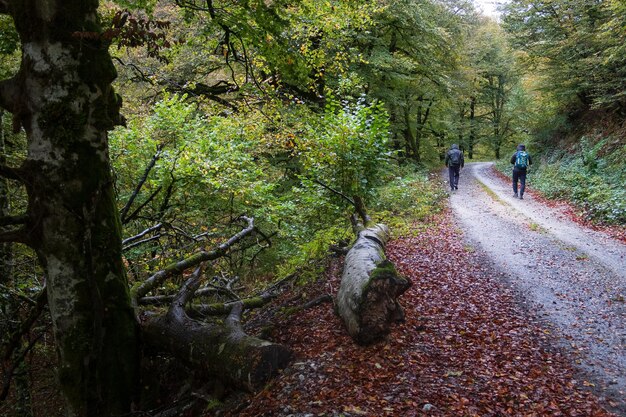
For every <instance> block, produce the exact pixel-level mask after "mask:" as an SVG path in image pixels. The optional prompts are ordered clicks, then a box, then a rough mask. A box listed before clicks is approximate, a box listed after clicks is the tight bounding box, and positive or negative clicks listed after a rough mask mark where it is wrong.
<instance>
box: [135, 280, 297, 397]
mask: <svg viewBox="0 0 626 417" xmlns="http://www.w3.org/2000/svg"><path fill="white" fill-rule="evenodd" d="M199 275H200V271H199V269H198V270H197V271H196V273H195V274H194V277H192V278H191V279H190V280H188V281H187V283H186V284H185V286H184V287H183V289H182V290H181V292H180V293H179V295H178V296H177V297H176V298H175V299H174V300H173V302H172V304H171V307H170V309H169V311H168V312H167V314H165V315H164V316H160V317H157V318H154V319H152V320H149V321H147V322H146V323H145V324H144V325H143V335H144V339H145V342H146V346H147V347H148V348H150V349H151V350H154V351H160V352H166V353H169V354H172V355H173V356H175V357H176V358H178V359H180V360H182V361H183V362H185V363H186V364H187V365H189V366H190V367H191V368H193V369H194V370H196V371H200V372H202V373H204V374H205V375H209V376H214V377H217V378H218V379H219V380H221V381H223V382H226V383H229V384H231V385H234V386H237V387H240V388H244V389H247V390H249V391H255V390H257V389H259V388H261V387H262V386H263V385H264V384H265V383H266V382H267V381H268V380H269V379H270V378H271V377H273V376H274V375H275V374H276V373H277V372H278V370H280V369H282V368H284V367H285V366H286V365H287V363H288V362H289V360H290V359H291V352H290V351H289V349H287V348H286V347H284V346H282V345H278V344H275V343H271V342H268V341H265V340H261V339H258V338H256V337H252V336H249V335H247V334H245V333H244V331H243V329H242V328H241V325H240V323H239V320H240V317H241V313H242V311H243V306H244V304H243V302H238V303H235V304H234V305H233V307H232V309H231V311H230V315H229V316H228V318H227V319H226V320H225V321H224V323H223V324H207V323H200V322H197V321H195V320H193V319H191V318H189V316H187V313H186V312H185V305H186V304H187V302H188V301H189V300H190V299H191V298H192V296H193V294H194V293H195V291H196V289H197V288H198V283H199V279H198V278H199Z"/></svg>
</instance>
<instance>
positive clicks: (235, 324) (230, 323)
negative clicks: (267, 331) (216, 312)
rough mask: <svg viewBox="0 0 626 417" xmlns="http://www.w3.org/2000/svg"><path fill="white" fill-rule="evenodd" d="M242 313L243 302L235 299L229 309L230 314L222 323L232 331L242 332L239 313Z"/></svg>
mask: <svg viewBox="0 0 626 417" xmlns="http://www.w3.org/2000/svg"><path fill="white" fill-rule="evenodd" d="M242 313H243V302H241V301H237V302H235V303H233V305H232V308H231V310H230V314H229V315H228V317H226V320H224V324H225V325H226V327H228V328H229V329H230V330H231V331H232V332H233V333H235V334H237V333H243V329H242V328H241V314H242Z"/></svg>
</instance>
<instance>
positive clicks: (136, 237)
mask: <svg viewBox="0 0 626 417" xmlns="http://www.w3.org/2000/svg"><path fill="white" fill-rule="evenodd" d="M161 227H163V223H159V224H155V225H154V226H152V227H149V228H147V229H146V230H144V231H143V232H141V233H139V234H137V235H135V236H131V237H127V238H126V239H124V240H122V245H128V244H129V243H131V242H134V241H135V240H137V239H141V238H142V237H144V236H145V235H147V234H148V233H152V232H156V231H157V230H159V229H161Z"/></svg>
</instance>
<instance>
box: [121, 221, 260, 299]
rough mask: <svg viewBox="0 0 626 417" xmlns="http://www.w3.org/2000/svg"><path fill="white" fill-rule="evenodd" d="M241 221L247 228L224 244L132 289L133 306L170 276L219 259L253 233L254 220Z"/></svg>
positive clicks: (168, 269) (192, 256) (155, 275)
mask: <svg viewBox="0 0 626 417" xmlns="http://www.w3.org/2000/svg"><path fill="white" fill-rule="evenodd" d="M241 219H242V220H245V221H246V222H247V223H248V224H247V226H246V227H245V228H244V229H242V230H241V231H240V232H239V233H237V234H235V235H233V236H232V237H231V238H230V239H228V240H227V241H226V242H224V243H222V244H221V245H219V246H218V247H217V248H215V249H213V250H212V251H210V252H207V251H204V250H202V251H200V252H197V253H195V254H193V255H191V256H190V257H188V258H186V259H183V260H182V261H180V262H176V263H173V264H170V265H168V266H167V267H165V269H163V270H161V271H159V272H157V273H155V274H154V275H152V276H151V277H150V278H148V279H147V280H145V281H144V282H143V283H142V284H141V285H139V286H138V287H135V288H133V289H132V294H131V295H132V298H133V303H134V305H135V306H136V305H137V299H139V298H141V297H143V296H144V295H146V294H148V293H149V292H150V291H152V290H153V289H155V288H156V287H158V286H159V285H161V284H162V283H163V282H164V281H165V280H166V279H167V278H169V277H170V276H172V275H174V274H176V273H181V272H183V271H184V270H186V269H189V268H192V267H194V266H196V265H199V264H200V263H202V262H206V261H213V260H215V259H218V258H221V257H222V256H224V255H225V254H226V253H227V252H228V250H229V249H230V248H231V247H232V246H233V245H235V244H236V243H237V242H239V241H240V240H242V239H243V238H244V237H246V236H248V235H249V234H251V233H252V232H254V230H255V227H254V218H249V217H245V216H242V217H241Z"/></svg>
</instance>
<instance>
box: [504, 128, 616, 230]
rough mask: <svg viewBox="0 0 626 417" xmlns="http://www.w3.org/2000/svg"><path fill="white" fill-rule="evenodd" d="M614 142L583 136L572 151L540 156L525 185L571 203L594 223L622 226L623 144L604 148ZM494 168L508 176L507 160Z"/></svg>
mask: <svg viewBox="0 0 626 417" xmlns="http://www.w3.org/2000/svg"><path fill="white" fill-rule="evenodd" d="M614 143H615V142H614V141H612V139H611V138H603V139H601V140H599V141H596V142H595V143H593V142H592V141H591V140H590V139H589V138H586V137H583V138H581V141H580V144H579V147H578V149H577V150H576V151H575V152H570V153H568V152H565V151H563V150H555V151H552V152H551V153H549V154H546V155H540V156H539V157H538V158H535V160H534V162H535V165H534V166H533V167H531V168H530V170H529V175H528V178H527V183H528V184H530V185H531V186H532V187H533V188H534V189H536V190H538V191H540V192H541V193H542V194H543V195H544V196H545V197H547V198H550V199H558V200H566V201H569V202H571V203H573V204H574V205H575V206H576V207H577V208H578V209H579V212H580V214H581V215H582V216H583V217H584V218H586V219H588V220H591V221H593V222H595V223H600V224H614V225H626V190H625V189H624V184H626V162H625V160H626V158H625V156H626V144H622V145H618V146H607V145H609V144H614ZM496 166H497V168H498V169H499V170H500V171H502V172H505V173H506V174H507V175H510V172H511V165H510V164H509V163H508V161H500V162H498V163H497V164H496Z"/></svg>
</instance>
